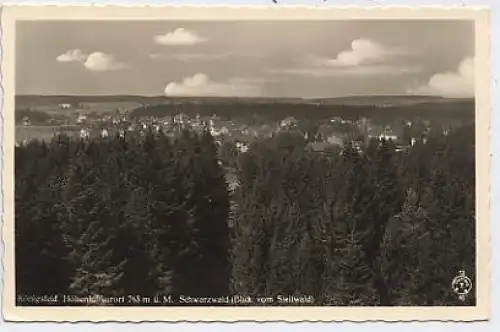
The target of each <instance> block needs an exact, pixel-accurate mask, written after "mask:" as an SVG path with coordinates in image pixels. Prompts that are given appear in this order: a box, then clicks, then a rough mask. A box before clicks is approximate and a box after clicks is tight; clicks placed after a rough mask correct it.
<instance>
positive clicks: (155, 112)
mask: <svg viewBox="0 0 500 332" xmlns="http://www.w3.org/2000/svg"><path fill="white" fill-rule="evenodd" d="M436 107H438V108H439V112H436ZM179 112H184V113H185V114H187V115H189V116H195V115H196V114H200V115H201V116H212V115H213V114H214V113H215V114H217V116H219V117H221V118H223V119H227V120H236V121H237V120H240V121H242V122H243V123H252V122H253V123H258V124H265V123H269V121H280V120H281V119H283V118H285V117H288V116H293V117H295V118H297V119H314V120H321V119H328V118H330V117H335V116H338V117H342V118H343V119H346V120H347V119H349V120H352V121H356V120H358V119H360V118H362V117H366V116H367V114H369V117H370V118H371V119H373V121H374V122H377V123H392V122H393V121H394V119H398V118H402V116H401V114H404V118H405V119H419V118H426V119H430V120H434V121H439V122H446V123H447V122H457V121H458V122H459V123H471V122H473V121H474V102H473V101H463V100H460V101H449V102H446V103H444V102H443V103H439V104H436V103H419V104H413V105H397V106H391V107H377V106H376V105H328V104H325V105H317V104H307V103H285V102H283V103H276V102H267V103H261V104H259V105H258V107H256V105H255V103H254V102H246V103H245V102H239V103H226V104H220V103H183V104H165V103H164V104H159V105H150V106H144V107H139V108H137V109H134V110H133V111H132V112H131V114H130V115H131V117H132V118H136V117H141V116H145V117H147V116H151V117H165V116H174V115H176V114H178V113H179Z"/></svg>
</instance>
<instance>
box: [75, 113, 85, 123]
mask: <svg viewBox="0 0 500 332" xmlns="http://www.w3.org/2000/svg"><path fill="white" fill-rule="evenodd" d="M85 121H87V116H86V115H85V114H80V115H78V118H77V119H76V123H83V122H85Z"/></svg>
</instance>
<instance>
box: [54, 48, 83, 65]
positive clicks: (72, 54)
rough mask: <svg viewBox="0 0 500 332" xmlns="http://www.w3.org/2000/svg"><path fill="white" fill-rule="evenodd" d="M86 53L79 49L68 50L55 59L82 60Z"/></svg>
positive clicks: (62, 60) (63, 60) (66, 60)
mask: <svg viewBox="0 0 500 332" xmlns="http://www.w3.org/2000/svg"><path fill="white" fill-rule="evenodd" d="M87 57H88V55H87V54H85V53H83V52H82V51H81V50H79V49H74V50H69V51H68V52H66V53H64V54H61V55H59V56H58V57H57V58H56V60H57V61H59V62H83V61H85V60H86V59H87Z"/></svg>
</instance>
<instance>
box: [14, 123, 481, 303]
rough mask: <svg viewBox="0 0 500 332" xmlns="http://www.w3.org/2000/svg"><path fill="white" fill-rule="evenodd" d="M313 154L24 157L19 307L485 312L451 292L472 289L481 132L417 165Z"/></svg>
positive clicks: (74, 146)
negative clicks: (210, 301)
mask: <svg viewBox="0 0 500 332" xmlns="http://www.w3.org/2000/svg"><path fill="white" fill-rule="evenodd" d="M305 145H306V144H305V142H303V141H301V140H300V139H298V138H297V137H292V136H291V135H289V134H287V133H281V134H279V135H277V136H276V137H272V138H265V139H261V140H258V141H256V142H253V143H252V144H251V146H250V148H249V150H248V151H247V152H246V153H237V152H235V153H234V154H232V155H230V156H225V158H226V159H227V158H229V159H231V160H229V161H228V163H229V162H230V163H231V165H232V167H231V168H228V167H226V162H224V163H221V162H220V161H219V159H220V156H219V151H218V147H217V145H216V144H215V142H214V140H213V138H212V136H211V135H210V134H209V133H207V132H202V133H196V132H191V131H188V130H185V131H184V132H182V133H179V135H177V136H176V137H174V138H171V137H168V136H166V135H164V134H162V133H161V132H159V133H153V132H152V131H151V132H149V133H147V134H146V135H145V136H144V137H135V136H134V137H127V136H126V137H123V138H122V137H107V138H95V139H90V140H80V139H70V138H69V137H66V136H63V135H61V136H57V137H54V138H53V139H52V140H51V141H49V142H43V141H37V140H33V141H30V142H29V143H28V144H26V145H23V146H19V147H16V148H15V262H16V270H15V273H16V294H17V295H18V296H19V295H39V296H43V295H54V294H61V295H79V296H86V295H93V294H99V295H103V296H120V295H129V294H139V295H143V296H155V295H158V294H164V295H165V294H169V295H172V296H174V297H176V296H180V295H188V296H227V295H235V294H238V295H248V296H277V295H280V294H285V295H305V296H313V297H314V304H315V305H333V306H404V305H411V306H423V305H434V306H444V305H474V304H475V300H476V299H475V295H474V294H470V296H469V297H467V299H466V301H464V302H462V301H460V300H459V299H458V298H457V295H456V294H454V293H453V292H452V289H451V280H452V278H453V277H454V276H456V275H457V274H458V271H459V270H464V271H466V273H467V275H468V276H469V277H470V278H471V279H472V281H473V282H474V277H475V266H476V262H475V175H474V174H475V157H474V156H475V153H474V150H475V145H474V126H473V125H471V126H462V127H459V128H454V129H453V130H452V131H451V132H449V134H447V135H444V134H442V133H440V132H439V133H431V135H430V136H429V137H428V140H426V141H425V142H424V141H417V142H416V144H415V145H414V146H413V147H412V148H410V149H409V150H408V151H406V152H396V149H395V144H394V143H393V142H392V141H377V140H372V141H370V142H369V143H368V144H367V146H365V147H364V149H363V150H362V151H361V152H360V151H358V150H357V149H355V148H354V147H353V146H351V145H350V144H346V145H345V146H344V147H342V148H340V147H339V148H338V149H332V150H331V151H329V152H328V153H319V152H314V151H309V150H307V149H305V148H304V147H305ZM228 169H231V170H233V171H234V172H235V174H233V175H234V176H235V177H236V178H237V179H238V182H239V186H237V187H236V189H235V190H234V191H230V190H229V188H228V184H227V182H226V175H227V174H226V173H227V172H228ZM472 293H474V290H473V291H472Z"/></svg>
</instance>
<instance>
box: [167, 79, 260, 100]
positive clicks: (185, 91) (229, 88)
mask: <svg viewBox="0 0 500 332" xmlns="http://www.w3.org/2000/svg"><path fill="white" fill-rule="evenodd" d="M165 95H167V96H185V97H188V96H192V97H195V96H196V97H251V96H259V95H261V89H260V87H259V86H258V85H256V84H252V83H247V82H244V81H238V80H229V81H227V82H214V81H212V80H211V79H210V78H209V77H208V76H207V75H205V74H203V73H197V74H195V75H193V76H189V77H185V78H184V79H183V80H182V81H180V82H170V83H168V84H167V86H166V87H165Z"/></svg>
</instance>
